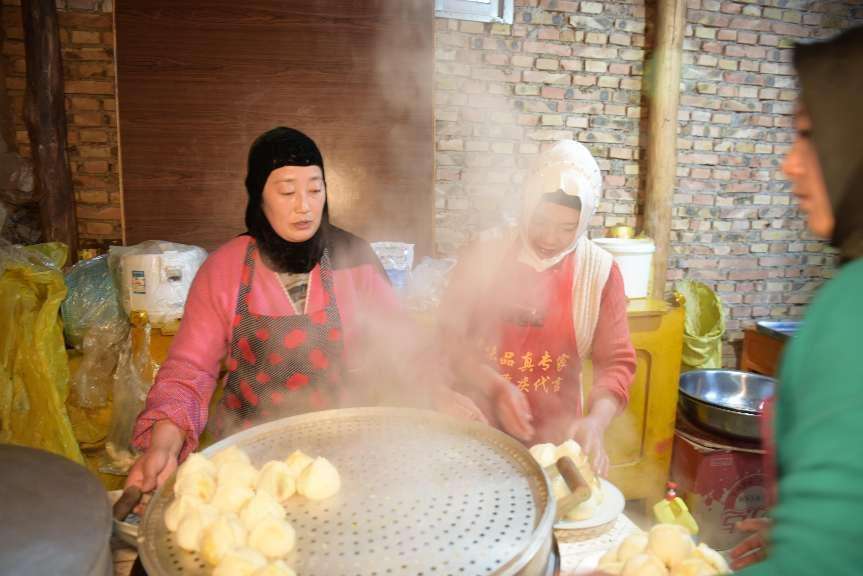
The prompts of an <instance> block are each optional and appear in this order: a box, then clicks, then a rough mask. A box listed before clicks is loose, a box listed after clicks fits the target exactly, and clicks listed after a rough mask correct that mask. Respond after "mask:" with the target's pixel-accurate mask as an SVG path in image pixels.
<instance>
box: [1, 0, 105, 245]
mask: <svg viewBox="0 0 863 576" xmlns="http://www.w3.org/2000/svg"><path fill="white" fill-rule="evenodd" d="M57 9H58V16H59V21H60V43H61V49H62V54H63V74H64V77H65V81H66V86H65V89H66V115H67V121H68V148H67V151H68V155H69V164H70V168H71V172H72V180H73V186H74V190H75V201H76V210H77V216H78V232H79V236H80V245H81V247H82V248H87V247H95V246H104V245H106V244H111V243H119V242H120V240H121V238H122V233H121V227H120V192H119V184H118V182H119V177H118V163H117V157H118V155H117V142H118V136H117V114H116V99H115V92H114V31H113V29H114V25H113V14H112V12H113V2H112V0H57ZM3 28H4V32H5V36H6V37H5V41H4V43H3V55H4V56H5V66H6V89H7V92H8V95H9V99H10V103H11V106H12V111H13V118H14V123H15V136H16V141H17V147H18V153H19V154H20V155H21V156H24V157H25V158H26V157H29V156H30V142H29V139H28V136H27V127H26V126H25V124H24V118H23V108H24V85H25V78H26V65H25V60H24V40H23V38H24V32H23V28H22V25H21V8H20V2H19V1H18V0H3Z"/></svg>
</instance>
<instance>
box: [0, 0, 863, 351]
mask: <svg viewBox="0 0 863 576" xmlns="http://www.w3.org/2000/svg"><path fill="white" fill-rule="evenodd" d="M57 5H58V9H59V11H60V23H61V42H62V46H63V56H64V70H65V75H66V82H67V83H66V92H67V100H66V104H67V113H68V115H69V152H70V162H71V164H72V171H73V177H74V185H75V195H76V200H77V201H78V208H77V209H78V217H79V230H80V234H81V243H82V246H88V245H93V244H104V243H111V242H117V241H119V239H120V238H121V230H120V222H119V220H120V198H119V192H118V176H117V174H118V172H117V133H116V112H115V109H116V101H115V97H114V83H113V76H114V67H113V38H112V14H111V12H112V10H113V6H112V3H111V0H58V2H57ZM653 5H654V4H653V3H652V2H651V3H647V4H645V2H644V0H631V1H626V0H607V1H599V0H591V1H576V0H570V1H566V0H516V11H515V19H514V23H513V24H512V25H502V24H482V23H477V22H465V21H455V20H447V19H437V20H436V23H435V24H436V27H437V30H436V46H437V48H436V55H435V56H436V69H435V82H436V92H435V99H436V104H435V114H436V145H437V153H436V163H437V175H436V187H435V194H436V197H435V198H436V214H435V217H436V236H437V238H436V241H437V249H438V251H439V252H440V253H441V254H453V253H455V252H456V251H457V250H458V248H459V247H460V246H462V245H463V244H465V243H466V242H468V241H469V240H470V239H471V237H472V236H473V235H474V234H475V233H476V232H477V231H479V230H481V229H484V228H487V227H490V226H494V225H497V224H500V223H501V222H502V221H504V220H506V219H512V218H514V217H515V215H516V214H517V206H518V190H519V184H520V183H521V181H522V179H523V177H524V173H525V169H526V168H527V167H528V166H529V165H530V163H531V162H532V160H533V159H534V158H535V156H536V154H537V153H538V152H539V151H540V149H541V148H542V146H547V145H550V144H551V143H552V142H553V141H555V140H560V139H564V138H575V139H578V140H580V141H582V142H584V143H585V144H587V145H588V146H589V147H590V148H591V150H592V151H593V153H594V155H595V156H596V158H597V160H598V162H599V164H600V167H601V168H602V170H603V173H604V175H605V192H604V199H603V201H602V203H601V204H600V206H599V211H598V214H597V216H596V217H595V218H594V221H593V222H592V224H593V228H592V233H593V234H601V233H602V230H603V229H604V228H605V227H608V226H613V225H616V224H621V223H625V224H630V225H634V226H640V225H641V211H642V205H643V194H644V185H643V178H642V176H643V170H644V163H643V157H644V146H645V130H644V127H645V120H644V119H645V117H646V114H647V109H646V98H648V97H649V95H648V94H646V92H645V90H644V89H643V84H646V83H643V81H642V80H643V78H644V76H645V74H649V70H650V58H651V46H652V43H653V41H654V36H653V30H652V28H651V25H650V24H651V22H652V21H653V19H654V16H655V15H654V14H652V13H651V12H649V10H651V7H652V6H653ZM688 7H689V10H688V14H687V29H686V38H685V41H684V58H683V69H682V72H681V85H682V88H683V92H682V94H681V101H680V115H679V140H678V146H679V158H678V159H679V167H678V183H677V189H676V191H675V196H674V203H675V206H674V219H673V222H672V227H673V231H672V241H673V252H672V255H671V260H670V262H669V276H670V281H669V287H670V286H671V284H672V283H673V282H674V281H676V280H678V279H681V278H694V279H699V280H702V281H705V282H707V283H708V284H710V285H711V286H712V287H713V288H714V289H716V290H717V292H718V293H719V295H720V296H721V297H722V299H723V301H724V302H725V304H726V310H727V317H728V322H727V326H728V338H727V339H728V342H729V345H728V346H726V351H725V352H726V363H727V364H728V365H733V363H734V362H735V360H734V352H733V348H732V345H731V344H732V343H735V342H737V341H739V339H740V335H741V329H742V327H744V326H746V325H747V324H751V323H752V322H754V320H756V319H760V318H786V317H796V316H799V315H800V314H801V313H802V310H803V307H804V306H805V304H806V303H807V302H808V301H809V298H810V297H811V294H812V292H813V291H814V290H815V289H816V288H817V287H818V286H819V285H820V283H821V281H822V280H823V279H824V277H825V276H829V275H830V273H831V271H832V266H831V264H832V262H833V256H832V254H831V252H830V250H829V249H825V245H824V244H823V243H821V242H818V241H817V240H815V239H814V238H812V237H811V236H809V235H808V234H807V233H806V232H805V230H804V225H803V220H802V219H801V217H800V215H799V214H798V212H797V210H796V208H795V207H794V206H793V204H792V202H791V198H790V195H789V185H788V182H787V181H786V180H785V179H784V177H783V176H782V175H781V173H780V171H779V164H780V162H781V158H782V155H783V154H784V152H785V151H786V150H787V148H788V146H789V143H790V140H791V137H792V132H791V112H792V110H793V105H794V100H795V98H796V95H797V91H796V86H795V82H794V76H793V70H792V69H791V66H790V58H791V50H790V47H791V45H792V43H793V42H794V41H795V40H796V39H800V38H813V37H820V36H824V35H829V34H832V33H834V32H835V31H837V30H841V29H844V28H847V27H848V26H850V25H851V24H852V23H863V6H861V4H860V2H859V1H853V0H852V1H847V2H843V1H839V0H834V1H811V0H750V1H740V2H731V1H721V2H720V1H719V0H689V3H688ZM3 25H4V29H5V32H6V39H5V42H4V45H3V54H4V55H5V63H6V72H7V78H6V84H7V88H8V91H9V95H10V97H11V99H12V104H13V113H14V118H15V123H16V136H17V141H18V151H19V153H21V154H22V155H25V156H26V155H28V154H29V144H28V142H27V133H26V129H25V127H24V124H23V119H22V116H21V110H22V106H23V87H24V75H25V70H24V59H23V54H24V52H23V43H22V31H21V22H20V8H19V7H18V6H17V1H16V0H3Z"/></svg>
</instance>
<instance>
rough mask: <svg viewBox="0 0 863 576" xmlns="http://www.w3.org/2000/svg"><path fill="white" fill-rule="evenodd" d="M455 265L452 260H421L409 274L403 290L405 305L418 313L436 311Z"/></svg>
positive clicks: (454, 261)
mask: <svg viewBox="0 0 863 576" xmlns="http://www.w3.org/2000/svg"><path fill="white" fill-rule="evenodd" d="M455 264H456V260H455V259H453V258H443V259H439V260H438V259H435V258H428V257H427V258H423V259H422V261H421V262H420V263H419V264H417V267H416V268H414V269H413V271H412V272H411V278H410V281H409V282H408V285H407V288H406V289H405V305H406V306H407V307H408V308H410V309H412V310H416V311H420V312H428V311H432V310H435V309H437V308H438V306H440V302H441V298H442V297H443V293H444V290H446V286H447V283H448V281H449V275H450V272H451V271H452V269H453V268H454V267H455Z"/></svg>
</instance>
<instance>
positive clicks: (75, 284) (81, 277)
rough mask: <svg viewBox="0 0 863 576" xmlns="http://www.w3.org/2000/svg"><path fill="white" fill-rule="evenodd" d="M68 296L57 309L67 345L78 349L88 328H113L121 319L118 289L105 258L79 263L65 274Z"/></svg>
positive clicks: (122, 317) (122, 315) (122, 316)
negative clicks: (61, 315)
mask: <svg viewBox="0 0 863 576" xmlns="http://www.w3.org/2000/svg"><path fill="white" fill-rule="evenodd" d="M66 288H67V289H68V294H67V295H66V299H65V300H64V301H63V305H62V306H61V307H60V311H61V312H62V314H63V332H64V333H65V334H66V342H68V343H69V344H70V345H71V346H73V347H75V348H77V349H79V350H80V349H81V347H82V346H83V344H84V336H85V334H86V333H87V331H88V330H89V329H90V328H94V327H99V326H105V325H114V323H115V322H116V321H117V320H119V319H123V321H124V322H125V318H124V314H123V312H122V309H121V308H120V301H119V299H118V296H119V294H118V292H117V288H116V286H115V285H114V279H113V277H112V276H111V271H110V270H109V269H108V256H107V255H104V254H103V255H102V256H97V257H95V258H91V259H89V260H82V261H81V262H78V263H77V264H75V265H74V266H72V269H71V270H70V271H69V273H68V274H66Z"/></svg>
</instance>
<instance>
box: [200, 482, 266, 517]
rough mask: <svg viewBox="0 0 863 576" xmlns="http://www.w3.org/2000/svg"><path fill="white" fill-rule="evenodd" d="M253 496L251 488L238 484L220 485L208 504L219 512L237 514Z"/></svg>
mask: <svg viewBox="0 0 863 576" xmlns="http://www.w3.org/2000/svg"><path fill="white" fill-rule="evenodd" d="M254 495H255V493H254V492H252V490H251V488H248V487H246V486H243V485H240V484H220V485H219V487H218V488H216V493H215V494H213V499H212V501H211V502H210V503H211V504H212V505H213V506H215V507H216V508H218V509H219V510H220V511H221V512H239V510H240V508H242V507H243V506H245V504H246V502H248V501H249V500H251V499H252V497H253V496H254Z"/></svg>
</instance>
